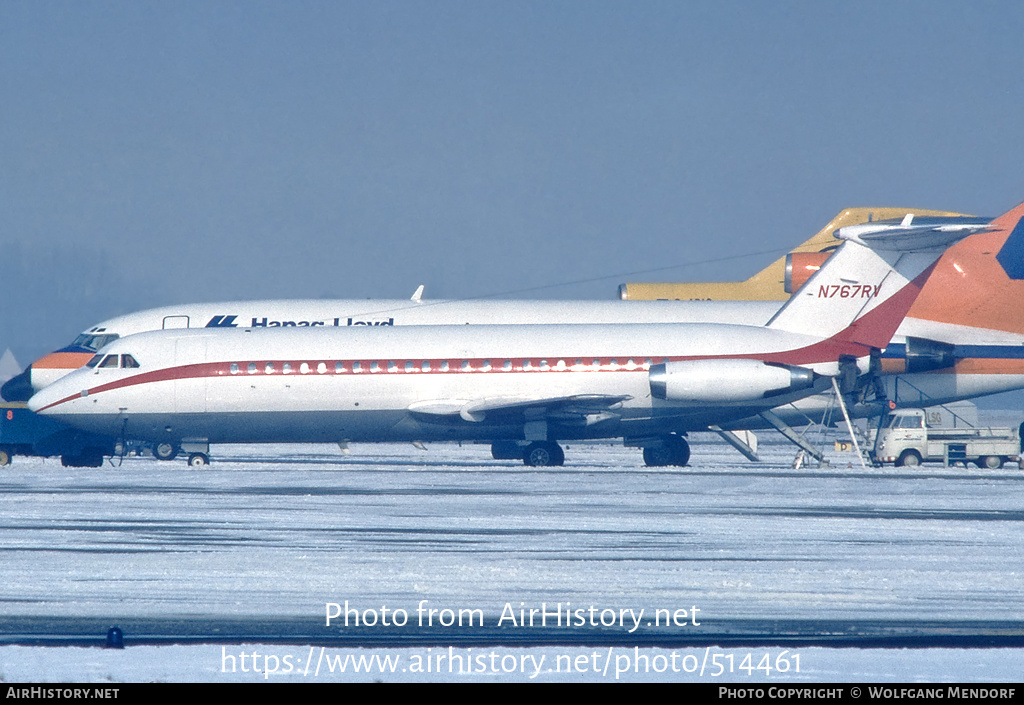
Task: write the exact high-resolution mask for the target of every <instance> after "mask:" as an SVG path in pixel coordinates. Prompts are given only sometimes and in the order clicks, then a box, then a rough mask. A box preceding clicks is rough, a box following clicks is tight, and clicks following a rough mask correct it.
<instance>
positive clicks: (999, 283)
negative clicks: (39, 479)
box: [910, 203, 1024, 342]
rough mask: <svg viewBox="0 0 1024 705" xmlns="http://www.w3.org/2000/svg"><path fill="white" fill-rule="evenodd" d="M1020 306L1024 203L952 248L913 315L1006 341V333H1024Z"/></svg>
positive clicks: (1022, 298)
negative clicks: (980, 331)
mask: <svg viewBox="0 0 1024 705" xmlns="http://www.w3.org/2000/svg"><path fill="white" fill-rule="evenodd" d="M1022 305H1024V203H1022V204H1020V205H1019V206H1017V207H1016V208H1013V209H1012V210H1010V211H1008V212H1006V213H1004V214H1003V215H1001V216H999V217H998V218H996V219H995V220H993V221H992V222H991V223H989V226H988V228H987V229H986V230H984V231H983V232H979V233H977V234H975V235H972V236H971V237H968V238H966V239H965V240H962V241H961V242H958V243H957V244H955V245H953V246H952V247H950V248H949V249H948V250H947V251H946V253H945V254H944V255H943V256H942V258H941V259H940V260H939V261H938V263H937V264H936V266H935V272H934V273H933V274H932V276H931V277H930V278H929V280H928V284H927V285H926V286H925V289H924V291H922V292H921V296H920V297H918V299H917V301H915V302H914V305H913V307H912V308H911V310H910V315H911V316H913V317H914V318H916V319H921V320H925V321H934V322H938V323H943V324H953V325H957V326H964V327H967V328H974V329H984V330H986V331H993V332H995V333H994V334H991V335H994V337H993V338H992V339H993V340H1005V339H1006V338H1005V337H1004V336H1003V334H1005V333H1009V334H1011V335H1013V336H1024V316H1022V315H1021V310H1022V308H1021V307H1022ZM985 335H986V336H988V335H990V333H985ZM976 340H977V338H976V339H975V341H976ZM975 341H972V342H975Z"/></svg>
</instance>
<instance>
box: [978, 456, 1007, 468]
mask: <svg viewBox="0 0 1024 705" xmlns="http://www.w3.org/2000/svg"><path fill="white" fill-rule="evenodd" d="M978 467H979V468H988V469H989V470H998V469H999V468H1001V467H1003V459H1002V458H1000V457H999V456H998V455H986V456H984V457H982V458H979V459H978Z"/></svg>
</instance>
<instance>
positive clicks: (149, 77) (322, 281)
mask: <svg viewBox="0 0 1024 705" xmlns="http://www.w3.org/2000/svg"><path fill="white" fill-rule="evenodd" d="M1022 37H1024V5H1022V4H1021V3H1017V2H970V3H967V2H935V1H934V0H933V1H929V2H917V1H912V0H901V1H899V2H863V1H858V2H768V1H758V2H739V1H734V2H728V1H726V2H722V1H715V2H710V1H709V2H630V3H627V2H602V1H597V0H587V1H586V2H551V1H549V2H486V1H481V0H472V1H468V2H446V1H424V0H417V1H415V2H340V1H338V0H331V1H328V2H296V1H295V0H288V1H287V2H255V1H252V0H247V1H245V2H216V1H212V2H211V1H203V2H190V1H187V0H180V1H176V2H140V1H139V0H132V1H130V2H92V1H89V0H76V1H74V2H62V1H56V0H54V1H46V2H40V1H38V0H31V1H28V2H22V1H20V0H3V1H2V2H0V248H2V252H3V254H2V255H0V266H3V267H4V270H3V271H4V272H5V277H4V283H5V286H4V296H5V304H4V306H3V309H2V310H3V313H2V315H0V348H2V347H6V346H10V347H12V348H14V350H15V352H16V353H17V354H18V356H19V359H21V362H22V363H23V364H25V363H27V362H28V361H30V359H31V358H32V357H34V356H36V355H38V354H40V353H42V352H45V351H46V350H48V349H52V347H54V346H55V345H58V344H60V343H63V342H66V341H68V340H70V338H71V337H73V335H74V334H75V332H77V331H78V330H80V329H82V328H84V327H86V326H87V325H89V324H91V323H94V322H96V321H98V320H100V319H103V318H105V317H109V316H111V315H115V314H118V313H124V312H128V311H132V310H137V309H141V308H146V307H150V306H155V305H160V304H165V303H174V302H186V301H198V300H218V299H229V298H232V299H233V298H256V297H260V298H262V297H321V296H332V297H346V298H347V297H354V298H361V297H406V296H409V295H410V294H411V293H412V291H413V290H414V289H415V288H416V286H417V285H418V284H421V283H423V284H426V287H427V289H426V292H427V296H428V297H442V296H443V297H472V296H483V295H490V294H495V293H503V292H519V293H516V294H511V293H510V294H509V296H514V297H529V296H544V297H566V298H578V297H585V298H613V297H614V296H615V292H616V287H617V285H618V284H619V283H621V282H623V281H629V280H633V281H637V280H640V281H643V280H668V279H679V280H730V279H740V278H745V277H746V276H748V275H749V274H751V273H753V272H754V271H756V270H757V269H760V268H761V267H762V266H764V265H765V264H767V262H769V261H770V260H771V259H772V258H773V257H771V256H768V255H761V256H758V257H752V258H748V259H745V260H734V261H729V262H727V263H715V264H703V265H701V264H700V263H701V262H704V261H707V260H716V259H720V258H722V257H724V256H728V255H733V254H736V253H737V252H739V251H742V250H744V249H749V250H755V251H764V250H776V251H777V252H778V253H780V254H781V253H782V252H784V251H786V249H787V248H788V247H790V246H791V245H793V244H796V243H797V242H800V241H802V240H803V239H805V238H806V237H808V236H810V234H811V233H813V232H814V231H816V230H818V229H819V228H820V227H822V226H823V225H824V224H825V223H826V222H827V221H828V220H829V219H830V218H831V217H832V216H833V215H834V214H835V213H836V212H838V211H839V210H840V209H842V208H844V207H847V206H854V205H899V206H910V207H920V208H948V209H954V210H962V211H965V212H969V213H976V214H980V215H997V214H999V213H1001V212H1003V211H1005V210H1007V209H1009V208H1010V207H1012V206H1013V205H1016V204H1017V203H1018V202H1020V201H1021V200H1024V168H1022V166H1021V165H1022V164H1024V120H1021V115H1022V114H1024V78H1022V77H1024V48H1022V40H1021V38H1022ZM674 265H678V268H677V269H673V270H670V271H663V272H659V273H657V274H651V275H646V276H645V275H636V276H627V275H626V273H629V272H640V271H645V270H653V269H656V268H662V267H668V266H674ZM577 280H595V281H588V283H586V284H578V285H574V286H565V287H551V285H555V284H560V283H563V282H573V281H577ZM537 287H545V288H542V289H537ZM26 357H27V358H28V359H24V358H26Z"/></svg>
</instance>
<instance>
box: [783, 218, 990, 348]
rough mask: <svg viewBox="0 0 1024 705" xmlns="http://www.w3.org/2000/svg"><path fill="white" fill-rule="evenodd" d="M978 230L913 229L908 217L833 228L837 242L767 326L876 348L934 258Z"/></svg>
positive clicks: (925, 276)
mask: <svg viewBox="0 0 1024 705" xmlns="http://www.w3.org/2000/svg"><path fill="white" fill-rule="evenodd" d="M984 227H985V228H987V227H989V226H988V225H986V226H984ZM978 229H979V227H978V226H976V225H970V226H963V227H957V228H950V227H948V226H929V225H924V226H919V225H915V224H914V218H913V214H907V215H906V216H905V217H904V218H903V220H902V222H900V223H899V224H898V225H891V224H884V225H882V224H880V225H877V226H874V225H871V224H864V225H857V226H852V227H849V228H840V229H839V230H837V231H836V233H835V236H836V237H837V238H839V239H842V240H845V242H844V243H843V244H842V245H841V246H840V248H839V250H838V251H837V252H836V253H835V254H834V255H832V257H830V258H829V259H828V260H827V261H826V263H825V264H824V265H822V267H821V269H819V270H818V271H817V272H816V273H815V274H814V275H813V276H811V277H810V279H808V280H807V282H806V283H804V285H803V286H802V287H800V289H799V290H798V291H797V292H796V293H795V294H794V295H793V297H792V298H791V299H790V300H789V301H788V302H787V303H786V305H784V306H783V307H782V308H781V309H780V310H779V312H778V313H777V314H776V315H775V316H774V317H773V318H772V320H771V321H769V322H768V327H770V328H776V329H779V330H785V331H789V332H792V333H801V334H804V335H813V336H815V337H819V338H822V339H836V340H843V341H845V342H849V343H856V344H858V345H861V346H865V347H868V348H884V347H885V346H886V345H888V344H889V341H890V339H891V338H892V336H893V334H895V332H896V329H897V328H898V327H899V325H900V323H901V322H902V321H903V318H904V317H905V316H906V314H907V312H908V311H909V309H910V307H911V306H912V305H913V303H914V301H915V300H916V299H917V296H918V294H919V293H920V291H921V289H922V288H923V287H924V283H925V281H927V279H928V276H929V275H930V274H931V271H932V269H933V268H934V266H935V262H936V261H937V260H938V259H939V257H941V256H942V253H943V252H945V250H946V248H947V247H948V246H949V245H950V244H951V243H954V242H956V241H958V240H960V239H963V238H964V237H966V236H968V235H969V234H970V233H972V232H975V231H977V230H978Z"/></svg>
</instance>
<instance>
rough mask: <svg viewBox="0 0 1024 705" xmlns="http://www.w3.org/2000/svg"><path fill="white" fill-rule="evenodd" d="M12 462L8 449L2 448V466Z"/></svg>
mask: <svg viewBox="0 0 1024 705" xmlns="http://www.w3.org/2000/svg"><path fill="white" fill-rule="evenodd" d="M10 464H11V454H10V453H9V452H7V450H6V449H3V450H0V467H2V466H5V465H10Z"/></svg>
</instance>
